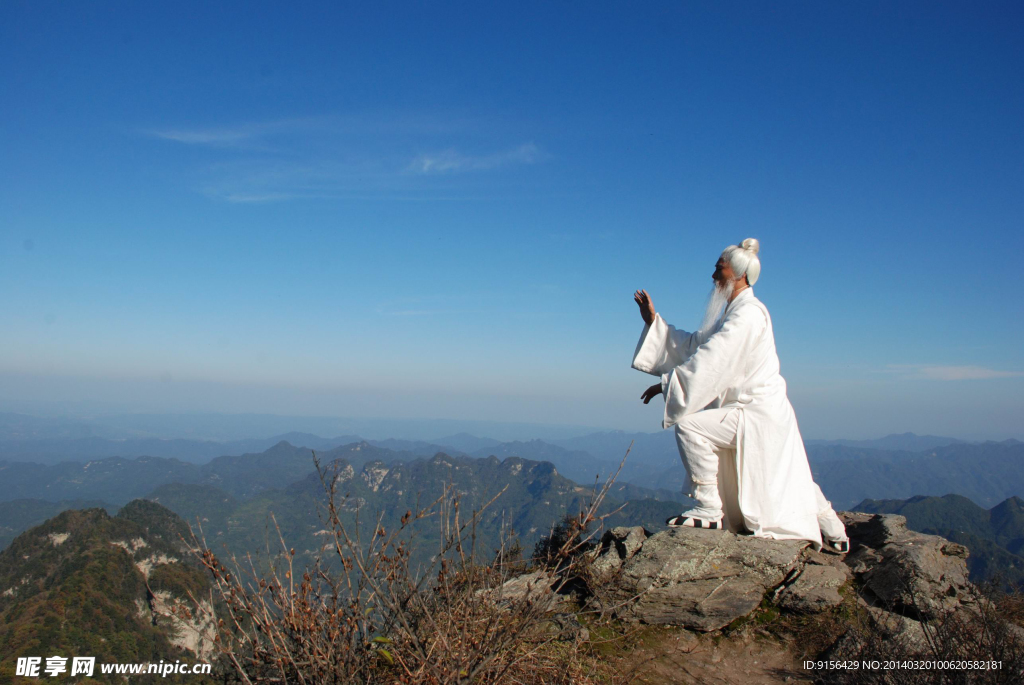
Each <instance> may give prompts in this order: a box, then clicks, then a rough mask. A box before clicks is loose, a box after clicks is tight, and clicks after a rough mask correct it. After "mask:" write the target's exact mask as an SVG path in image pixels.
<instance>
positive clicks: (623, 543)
mask: <svg viewBox="0 0 1024 685" xmlns="http://www.w3.org/2000/svg"><path fill="white" fill-rule="evenodd" d="M646 539H647V531H646V530H644V529H643V527H641V526H635V527H632V528H629V527H626V526H619V527H617V528H612V529H611V530H608V531H606V532H605V534H604V536H603V537H602V538H601V545H600V547H598V549H597V557H596V558H595V560H594V563H593V565H592V569H593V571H594V572H595V573H596V574H598V575H601V576H605V575H608V574H611V573H614V572H615V571H617V570H619V569H620V568H621V567H622V564H623V562H624V561H626V560H627V559H629V558H631V557H632V556H633V555H634V554H636V552H637V550H639V549H640V547H642V546H643V544H644V541H645V540H646Z"/></svg>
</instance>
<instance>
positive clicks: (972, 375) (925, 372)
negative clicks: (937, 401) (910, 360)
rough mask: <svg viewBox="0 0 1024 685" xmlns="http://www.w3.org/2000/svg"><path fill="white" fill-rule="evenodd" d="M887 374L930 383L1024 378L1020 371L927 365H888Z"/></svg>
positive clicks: (982, 367) (1023, 373) (970, 366)
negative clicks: (901, 375)
mask: <svg viewBox="0 0 1024 685" xmlns="http://www.w3.org/2000/svg"><path fill="white" fill-rule="evenodd" d="M886 370H887V371H889V372H895V373H902V374H904V376H903V377H904V378H906V379H920V380H930V381H976V380H987V379H990V378H1015V377H1018V376H1024V372H1021V371H1000V370H998V369H989V368H986V367H984V366H972V365H967V366H944V365H927V364H889V365H888V366H887V367H886Z"/></svg>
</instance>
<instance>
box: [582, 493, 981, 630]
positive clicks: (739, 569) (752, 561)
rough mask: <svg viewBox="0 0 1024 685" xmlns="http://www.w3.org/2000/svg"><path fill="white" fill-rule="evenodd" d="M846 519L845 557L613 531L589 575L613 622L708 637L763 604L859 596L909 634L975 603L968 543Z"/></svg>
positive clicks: (730, 539)
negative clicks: (606, 591) (606, 599)
mask: <svg viewBox="0 0 1024 685" xmlns="http://www.w3.org/2000/svg"><path fill="white" fill-rule="evenodd" d="M841 516H842V517H843V519H844V522H845V523H846V525H847V532H848V533H849V535H850V539H851V551H850V553H849V554H847V555H845V556H837V555H833V554H827V553H823V552H819V551H815V550H813V549H811V548H810V545H809V543H806V542H803V541H786V540H769V539H764V538H754V537H750V536H744V535H735V534H733V533H729V532H727V531H720V530H702V529H694V528H671V529H668V530H663V531H660V532H658V533H656V534H653V535H652V534H650V533H649V532H648V531H646V530H644V529H643V528H639V527H635V528H613V529H611V530H609V531H607V532H606V533H605V535H604V537H603V538H602V540H601V544H600V546H599V547H597V548H596V549H595V550H594V552H593V553H592V556H593V559H592V561H593V565H592V568H593V572H594V574H595V576H596V578H597V580H598V581H599V582H600V583H601V584H602V585H604V586H607V587H610V588H611V592H610V595H611V599H612V600H613V602H612V603H611V605H610V606H613V607H614V613H615V615H616V617H618V618H620V619H623V620H630V621H639V622H642V623H651V624H668V625H678V626H682V627H685V628H689V629H692V630H697V631H704V632H706V631H712V630H717V629H720V628H723V627H725V626H727V625H729V624H730V623H732V622H733V621H735V620H736V619H739V618H742V617H744V616H747V615H748V614H750V613H751V612H753V611H754V610H755V609H756V608H757V607H758V606H759V605H760V604H761V602H762V601H763V600H764V599H766V598H767V599H769V600H771V601H773V602H774V603H775V604H776V605H777V606H778V608H779V609H781V610H783V611H789V612H795V613H815V612H820V611H823V610H826V609H828V608H830V607H833V606H836V605H838V604H839V603H841V602H842V601H843V593H844V592H855V593H856V595H855V596H856V601H857V602H859V603H860V604H861V605H863V606H864V607H865V608H870V611H871V612H872V615H873V616H875V618H876V619H877V620H879V621H882V620H884V621H886V622H887V623H888V624H891V625H892V626H894V630H896V629H898V628H900V627H906V630H908V631H911V632H913V630H914V627H915V626H917V627H918V628H919V625H918V624H919V622H920V621H921V620H928V619H929V618H933V617H935V616H938V615H939V614H941V613H943V612H947V611H950V610H955V609H957V608H958V607H960V606H961V605H962V604H963V603H968V604H969V603H970V602H971V595H972V589H973V588H972V586H971V584H970V582H969V581H968V579H967V565H966V558H967V550H966V548H964V547H963V546H962V545H958V544H955V543H952V542H949V541H948V540H946V539H944V538H941V537H938V536H935V535H923V534H920V533H915V532H913V531H910V530H908V529H907V527H906V519H904V517H902V516H896V515H890V514H860V513H843V514H841ZM844 588H848V590H844Z"/></svg>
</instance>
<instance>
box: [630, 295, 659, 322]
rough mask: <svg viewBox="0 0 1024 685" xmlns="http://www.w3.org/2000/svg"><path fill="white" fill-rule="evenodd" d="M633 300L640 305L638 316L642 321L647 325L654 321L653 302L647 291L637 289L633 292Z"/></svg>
mask: <svg viewBox="0 0 1024 685" xmlns="http://www.w3.org/2000/svg"><path fill="white" fill-rule="evenodd" d="M633 301H634V302H636V304H637V306H638V307H640V316H642V317H643V319H644V323H645V324H647V325H648V326H650V325H651V324H652V323H654V302H653V301H652V300H651V296H650V295H648V294H647V291H646V290H637V291H636V292H635V293H633Z"/></svg>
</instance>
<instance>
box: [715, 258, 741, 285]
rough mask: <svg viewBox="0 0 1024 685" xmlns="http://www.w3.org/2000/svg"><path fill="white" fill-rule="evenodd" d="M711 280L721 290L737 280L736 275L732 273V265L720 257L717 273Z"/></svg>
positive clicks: (716, 268)
mask: <svg viewBox="0 0 1024 685" xmlns="http://www.w3.org/2000/svg"><path fill="white" fill-rule="evenodd" d="M711 278H712V279H713V280H714V281H715V284H716V285H717V286H718V287H719V288H721V287H723V286H725V285H726V284H727V283H729V282H730V281H734V280H736V275H735V274H734V273H733V271H732V265H731V264H729V263H728V262H726V261H725V260H724V259H723V258H721V257H719V258H718V262H717V263H716V264H715V273H713V274H712V275H711Z"/></svg>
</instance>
